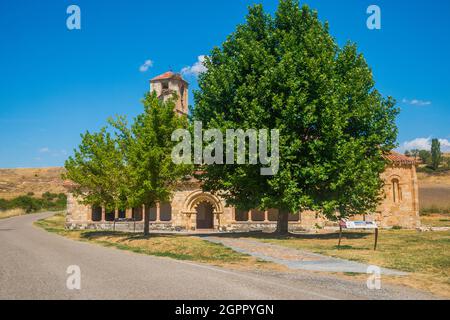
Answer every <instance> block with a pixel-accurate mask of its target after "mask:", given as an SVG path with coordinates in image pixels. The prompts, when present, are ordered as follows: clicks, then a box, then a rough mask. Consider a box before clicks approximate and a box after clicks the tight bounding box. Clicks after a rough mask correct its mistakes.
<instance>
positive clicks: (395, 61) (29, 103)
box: [0, 0, 450, 167]
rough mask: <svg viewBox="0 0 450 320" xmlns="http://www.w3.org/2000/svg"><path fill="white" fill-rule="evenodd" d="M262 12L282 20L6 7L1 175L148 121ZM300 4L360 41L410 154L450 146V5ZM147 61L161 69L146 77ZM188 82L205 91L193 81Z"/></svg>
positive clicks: (1, 11)
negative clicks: (157, 88)
mask: <svg viewBox="0 0 450 320" xmlns="http://www.w3.org/2000/svg"><path fill="white" fill-rule="evenodd" d="M253 3H263V5H264V6H265V8H266V10H267V11H269V12H274V11H275V9H276V6H277V3H278V1H276V0H261V1H253V0H239V1H237V0H228V1H219V0H217V1H211V0H193V1H186V0H183V1H179V0H172V1H170V2H169V1H148V0H130V1H122V0H116V1H102V0H71V1H64V0H46V1H27V0H2V1H1V2H0V57H1V59H0V72H1V73H0V74H1V76H0V136H1V143H0V167H42V166H61V165H63V164H64V160H65V159H66V158H67V156H68V155H69V154H70V153H71V152H72V150H73V149H74V148H75V147H76V146H77V145H78V143H79V142H80V133H82V132H84V131H85V130H91V131H95V130H98V129H99V128H100V127H101V126H102V125H104V124H105V121H106V119H107V118H108V117H109V116H113V115H115V114H125V115H128V116H129V117H133V116H135V115H136V114H137V113H139V112H140V111H141V104H140V99H141V98H142V96H143V94H144V92H145V91H146V90H148V86H149V85H148V80H149V79H150V78H152V77H153V76H155V75H158V74H160V73H163V72H165V71H167V70H168V69H172V70H173V71H181V70H182V69H183V68H186V67H189V66H193V65H194V64H195V62H196V61H198V57H199V56H201V55H207V54H208V53H209V51H210V50H211V49H212V48H213V47H214V46H216V45H220V44H221V43H222V42H223V41H224V39H225V38H226V36H227V35H228V34H230V33H231V32H233V31H234V29H235V26H236V24H238V23H242V22H243V21H244V17H245V14H246V12H247V6H248V5H250V4H253ZM301 3H307V4H309V5H310V6H311V7H313V8H316V9H317V10H318V12H319V16H320V18H321V19H322V20H324V21H325V20H327V21H329V23H330V30H331V33H332V34H333V36H334V37H335V38H336V39H337V41H338V43H339V44H341V45H342V44H344V43H345V42H346V41H347V40H352V41H354V42H356V43H357V44H358V46H359V49H360V51H361V52H363V53H364V55H365V57H366V59H367V61H368V63H369V65H370V66H371V67H372V68H373V72H374V76H375V79H376V82H377V85H376V86H377V88H378V89H379V90H380V91H381V92H382V93H383V95H392V96H394V97H395V98H396V99H397V101H398V103H399V106H400V107H401V109H402V113H401V115H400V116H399V118H398V126H399V129H400V134H399V145H401V146H402V147H403V148H404V147H405V143H408V144H407V145H406V146H407V147H413V146H418V147H420V146H422V147H426V145H427V143H428V142H429V141H428V138H430V137H435V138H439V139H441V141H442V144H443V147H445V146H446V145H447V144H448V141H449V140H450V26H449V22H448V21H450V2H449V1H444V0H429V1H406V0H396V1H385V0H383V1H381V0H371V1H366V0H344V1H319V0H311V1H306V2H305V1H301ZM71 4H76V5H78V6H79V7H80V8H81V19H82V20H81V27H82V29H81V30H73V31H69V30H68V29H67V27H66V19H67V17H68V15H67V14H66V9H67V7H68V6H69V5H71ZM371 4H376V5H378V6H379V7H380V8H381V14H382V20H381V22H382V26H381V30H369V29H368V28H367V27H366V19H367V17H368V15H367V14H366V9H367V7H368V6H369V5H371ZM147 60H151V61H152V66H151V67H149V68H148V70H147V71H146V72H142V71H143V70H140V67H141V66H142V65H143V64H144V63H145V61H147ZM144 69H145V68H144ZM194 70H195V69H194ZM187 80H188V81H189V82H190V83H191V88H196V77H195V75H194V74H192V73H191V74H189V75H187ZM191 102H192V96H191ZM445 148H446V149H447V150H449V151H450V145H448V146H447V147H445Z"/></svg>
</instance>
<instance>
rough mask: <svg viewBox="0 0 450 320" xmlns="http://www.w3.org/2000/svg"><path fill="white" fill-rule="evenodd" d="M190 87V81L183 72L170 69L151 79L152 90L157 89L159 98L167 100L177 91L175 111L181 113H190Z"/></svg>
mask: <svg viewBox="0 0 450 320" xmlns="http://www.w3.org/2000/svg"><path fill="white" fill-rule="evenodd" d="M188 88H189V83H188V82H187V81H186V80H184V79H183V77H182V76H181V74H179V73H173V72H171V71H168V72H166V73H163V74H161V75H159V76H157V77H155V78H153V79H152V80H150V91H151V92H153V91H155V92H156V94H157V95H158V98H159V99H162V100H163V101H167V100H169V99H170V98H172V96H173V94H174V93H176V94H177V96H178V99H177V101H176V103H175V112H176V113H177V114H179V115H185V116H187V115H188V112H189V111H188V106H189V103H188Z"/></svg>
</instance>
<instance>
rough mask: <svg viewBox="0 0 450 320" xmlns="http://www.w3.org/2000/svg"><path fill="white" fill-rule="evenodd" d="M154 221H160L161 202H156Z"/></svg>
mask: <svg viewBox="0 0 450 320" xmlns="http://www.w3.org/2000/svg"><path fill="white" fill-rule="evenodd" d="M156 222H157V223H159V222H161V203H159V202H158V203H156Z"/></svg>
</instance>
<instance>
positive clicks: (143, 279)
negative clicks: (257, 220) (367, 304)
mask: <svg viewBox="0 0 450 320" xmlns="http://www.w3.org/2000/svg"><path fill="white" fill-rule="evenodd" d="M50 215H51V214H49V213H48V214H39V215H26V216H21V217H15V218H10V219H5V220H0V255H1V259H0V299H103V300H108V299H117V300H118V299H121V300H124V299H173V300H179V299H220V300H232V299H251V300H264V299H304V300H307V299H314V300H317V299H428V298H432V296H430V295H428V294H426V293H423V292H419V291H415V290H411V289H408V288H405V287H396V286H395V287H394V286H389V287H388V286H385V287H383V289H382V290H378V291H371V290H368V289H367V287H366V284H365V281H359V282H358V281H353V280H351V281H350V280H345V279H340V278H338V277H335V276H331V275H325V274H315V273H311V272H306V271H301V272H293V273H277V272H274V273H267V272H240V271H232V270H227V269H223V268H217V267H211V266H208V265H201V264H195V263H190V262H183V261H176V260H172V259H167V258H158V257H152V256H147V255H140V254H135V253H132V252H129V251H121V250H116V249H111V248H105V247H102V246H99V245H95V244H90V243H85V242H78V241H73V240H70V239H66V238H64V237H60V236H58V235H55V234H51V233H47V232H46V231H44V230H42V229H39V228H38V227H34V226H33V225H32V224H33V222H34V221H36V220H38V219H41V218H44V217H47V216H50ZM72 265H76V266H79V267H80V270H81V290H69V289H67V286H66V281H67V277H68V274H67V273H66V272H67V268H68V267H69V266H72Z"/></svg>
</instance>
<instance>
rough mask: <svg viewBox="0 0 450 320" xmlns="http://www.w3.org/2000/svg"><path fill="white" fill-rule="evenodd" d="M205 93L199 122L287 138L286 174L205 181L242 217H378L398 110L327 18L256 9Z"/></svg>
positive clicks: (218, 59) (253, 171) (236, 168)
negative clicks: (261, 213)
mask: <svg viewBox="0 0 450 320" xmlns="http://www.w3.org/2000/svg"><path fill="white" fill-rule="evenodd" d="M206 67H207V69H208V71H207V72H205V73H204V74H202V75H201V76H200V77H199V91H197V92H195V102H196V107H195V109H194V110H193V117H194V119H195V120H198V121H202V122H203V126H204V128H220V129H221V130H222V131H223V132H225V130H226V129H227V128H233V129H238V128H240V129H244V130H245V129H249V128H254V129H263V128H266V129H279V130H280V168H279V172H278V173H277V174H276V175H275V176H261V174H260V166H254V165H210V166H207V167H206V170H205V171H204V173H203V174H202V175H200V176H199V178H200V179H201V180H202V181H203V187H204V189H205V190H207V191H211V192H214V193H219V194H221V195H222V196H223V197H225V199H226V200H227V202H228V203H229V204H231V205H235V206H236V207H238V208H240V209H252V208H260V209H268V208H279V210H280V213H279V219H278V228H277V229H278V232H280V233H285V232H287V231H288V213H289V212H293V213H296V212H299V211H301V210H305V209H313V210H318V211H320V212H322V213H324V214H325V215H326V216H328V217H329V218H332V219H333V218H336V213H337V212H338V213H339V214H340V216H341V217H347V216H349V215H353V214H359V213H364V212H368V211H371V210H374V209H375V207H376V206H377V204H378V202H379V199H380V189H381V187H382V181H381V178H380V174H381V173H382V172H383V170H384V168H385V165H386V161H385V158H384V155H385V154H386V153H387V152H389V151H390V150H392V149H393V148H394V147H395V141H396V136H397V128H396V125H395V118H396V115H397V114H398V109H396V108H395V102H394V100H393V99H392V98H383V97H382V96H381V94H380V93H379V92H378V91H377V90H376V89H375V88H374V80H373V77H372V71H371V69H370V68H369V66H368V65H367V63H366V61H365V59H364V57H363V56H362V54H360V53H358V52H357V48H356V45H354V44H352V43H348V44H347V45H345V46H344V47H343V48H339V47H338V45H337V44H336V42H335V40H334V39H333V37H332V36H331V35H330V34H329V30H328V24H327V23H325V24H322V23H321V22H320V20H319V19H318V15H317V12H315V11H311V10H310V9H309V8H308V7H307V6H303V8H300V7H299V5H298V3H297V2H296V1H293V0H282V1H280V4H279V7H278V10H277V12H276V14H275V16H274V17H273V16H271V15H269V14H267V13H265V12H264V10H263V7H262V5H256V6H253V7H250V8H249V13H248V15H247V19H246V22H245V23H244V24H242V25H239V26H238V27H237V29H236V31H235V32H234V33H233V34H231V35H230V36H229V37H228V38H227V40H226V41H225V43H223V45H222V46H221V47H220V48H214V49H213V50H212V52H211V54H210V56H209V57H208V58H207V60H206Z"/></svg>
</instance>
